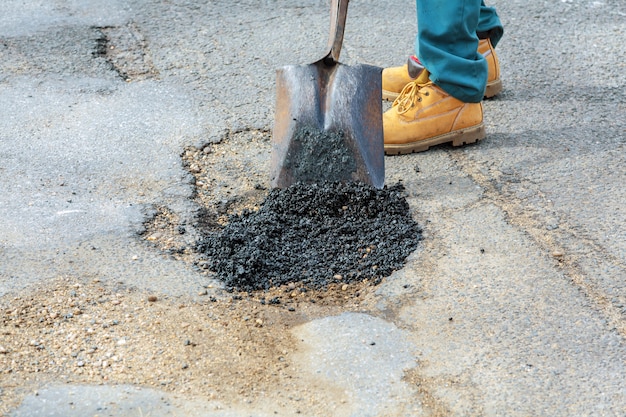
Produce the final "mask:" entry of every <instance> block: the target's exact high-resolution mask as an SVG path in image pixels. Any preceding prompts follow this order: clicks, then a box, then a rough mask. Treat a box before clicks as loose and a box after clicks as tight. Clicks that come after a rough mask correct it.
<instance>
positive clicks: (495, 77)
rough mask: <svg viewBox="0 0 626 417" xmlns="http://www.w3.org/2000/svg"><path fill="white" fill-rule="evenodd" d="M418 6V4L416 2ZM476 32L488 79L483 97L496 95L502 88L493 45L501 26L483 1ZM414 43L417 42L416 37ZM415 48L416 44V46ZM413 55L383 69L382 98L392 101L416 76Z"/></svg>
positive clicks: (492, 10) (495, 15)
mask: <svg viewBox="0 0 626 417" xmlns="http://www.w3.org/2000/svg"><path fill="white" fill-rule="evenodd" d="M416 3H417V1H416ZM418 6H419V4H418ZM476 33H477V36H478V38H479V39H480V41H479V44H478V52H479V53H480V54H482V55H483V56H484V57H485V58H486V59H487V63H488V74H489V75H488V81H487V88H486V90H485V98H490V97H493V96H495V95H497V94H498V93H499V92H500V91H501V90H502V82H501V81H500V64H499V62H498V57H497V55H496V53H495V49H494V47H495V45H496V44H497V43H498V41H499V40H500V39H501V38H502V34H503V28H502V23H501V22H500V19H499V18H498V15H497V14H496V10H495V9H494V8H493V7H487V6H486V5H485V3H484V1H481V3H480V12H479V17H478V27H477V28H476ZM415 43H416V45H417V44H418V43H419V42H418V40H417V38H416V41H415ZM416 49H417V46H416ZM414 59H415V57H410V58H409V59H408V61H407V64H405V65H404V66H399V67H389V68H385V69H384V70H383V91H382V96H383V99H384V100H390V101H393V100H395V99H396V98H397V97H398V94H400V91H402V88H404V86H405V85H406V84H408V83H410V82H411V81H414V80H415V78H416V77H417V75H416V73H415V71H416V70H415V61H414Z"/></svg>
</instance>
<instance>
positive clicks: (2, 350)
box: [0, 346, 9, 355]
mask: <svg viewBox="0 0 626 417" xmlns="http://www.w3.org/2000/svg"><path fill="white" fill-rule="evenodd" d="M7 353H9V350H8V349H7V348H5V347H4V346H0V354H3V355H5V354H7Z"/></svg>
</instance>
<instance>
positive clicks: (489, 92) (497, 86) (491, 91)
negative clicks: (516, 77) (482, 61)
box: [485, 78, 502, 98]
mask: <svg viewBox="0 0 626 417" xmlns="http://www.w3.org/2000/svg"><path fill="white" fill-rule="evenodd" d="M500 91H502V81H501V80H500V79H499V78H498V79H497V80H493V81H492V82H490V83H487V88H486V89H485V98H491V97H493V96H495V95H497V94H498V93H499V92H500Z"/></svg>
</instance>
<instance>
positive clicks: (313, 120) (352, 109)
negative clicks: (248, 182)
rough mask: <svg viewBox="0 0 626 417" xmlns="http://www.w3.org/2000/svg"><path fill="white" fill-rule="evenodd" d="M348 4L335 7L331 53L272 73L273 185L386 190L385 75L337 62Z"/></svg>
mask: <svg viewBox="0 0 626 417" xmlns="http://www.w3.org/2000/svg"><path fill="white" fill-rule="evenodd" d="M347 11H348V0H332V5H331V17H330V38H329V41H328V52H327V53H326V55H325V56H324V57H323V58H322V59H320V60H319V61H317V62H314V63H313V64H309V65H288V66H285V67H282V68H280V69H278V70H277V71H276V93H277V98H276V114H275V122H274V130H273V134H272V160H271V172H270V176H271V177H270V178H271V185H272V187H275V188H286V187H288V186H290V185H292V184H294V183H296V182H302V183H319V182H322V181H342V182H347V181H360V182H363V183H366V184H370V185H372V186H374V187H376V188H383V185H384V182H385V165H384V148H383V146H384V145H383V126H382V97H381V96H382V93H381V91H382V90H381V82H382V81H381V77H382V75H381V72H382V69H381V68H379V67H374V66H371V65H355V66H347V65H343V64H341V63H340V62H339V53H340V52H341V44H342V42H343V33H344V27H345V22H346V14H347Z"/></svg>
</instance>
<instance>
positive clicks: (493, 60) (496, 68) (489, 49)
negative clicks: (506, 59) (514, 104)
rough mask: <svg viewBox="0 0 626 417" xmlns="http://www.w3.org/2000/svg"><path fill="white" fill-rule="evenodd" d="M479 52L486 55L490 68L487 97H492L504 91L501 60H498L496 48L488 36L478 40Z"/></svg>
mask: <svg viewBox="0 0 626 417" xmlns="http://www.w3.org/2000/svg"><path fill="white" fill-rule="evenodd" d="M478 52H479V53H481V54H482V55H483V56H484V57H485V60H486V61H487V66H488V68H489V73H488V75H487V88H486V89H485V98H491V97H493V96H495V95H496V94H498V93H499V92H500V91H502V81H501V80H500V62H498V55H497V54H496V50H495V49H494V48H493V46H492V45H491V41H490V40H489V39H488V38H487V39H480V40H479V41H478Z"/></svg>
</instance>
